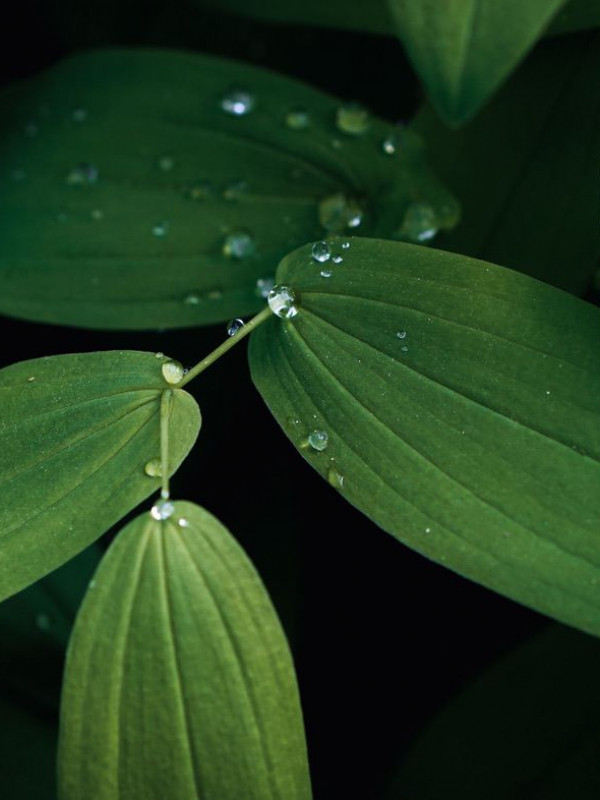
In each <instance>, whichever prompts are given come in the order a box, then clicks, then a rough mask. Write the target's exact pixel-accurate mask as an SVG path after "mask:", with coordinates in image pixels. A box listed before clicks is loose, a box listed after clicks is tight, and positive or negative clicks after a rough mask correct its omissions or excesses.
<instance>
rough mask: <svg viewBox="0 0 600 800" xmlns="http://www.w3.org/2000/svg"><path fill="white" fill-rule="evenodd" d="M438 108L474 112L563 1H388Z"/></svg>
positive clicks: (454, 113) (453, 113)
mask: <svg viewBox="0 0 600 800" xmlns="http://www.w3.org/2000/svg"><path fill="white" fill-rule="evenodd" d="M388 1H389V6H390V10H391V11H392V14H393V15H394V18H395V20H396V24H397V28H398V33H399V36H400V38H401V39H402V42H403V43H404V46H405V48H406V51H407V53H408V56H409V57H410V59H411V60H412V62H413V64H414V66H415V68H416V70H417V72H418V73H419V76H420V77H421V79H422V80H423V82H424V84H425V86H426V88H427V91H428V94H429V96H430V98H431V100H432V102H433V103H434V105H435V107H436V108H437V110H438V111H439V113H440V114H441V115H442V116H443V117H444V118H446V119H447V120H449V121H451V122H453V123H461V122H464V121H465V120H466V119H468V118H469V117H471V116H473V114H475V112H476V111H478V110H479V108H480V107H481V106H482V105H483V103H484V102H485V101H486V100H487V98H488V97H489V96H490V95H491V94H492V92H494V91H495V90H496V89H497V88H498V86H499V84H500V83H501V82H502V81H503V80H504V79H505V78H506V76H507V75H508V74H509V73H510V72H511V71H512V69H513V68H514V67H515V66H516V65H517V64H518V62H519V61H520V60H521V59H522V58H523V56H524V55H525V54H526V53H527V51H528V50H529V49H530V47H531V46H532V45H533V44H534V43H535V41H536V40H537V39H538V38H539V37H540V36H541V35H542V33H543V31H544V29H545V27H546V26H547V25H548V23H549V22H550V20H551V19H552V17H553V16H554V14H555V13H556V12H557V11H558V10H559V9H560V8H561V6H562V5H563V4H564V0H528V1H527V2H526V3H523V2H521V0H420V2H418V3H415V2H414V1H413V0H388Z"/></svg>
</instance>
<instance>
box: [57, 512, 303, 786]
mask: <svg viewBox="0 0 600 800" xmlns="http://www.w3.org/2000/svg"><path fill="white" fill-rule="evenodd" d="M174 506H175V508H174V513H173V515H172V516H171V517H170V518H168V519H166V520H163V521H157V520H155V519H153V517H152V516H151V515H150V514H144V515H143V516H140V517H137V518H136V519H135V520H134V521H133V522H131V523H130V524H129V525H128V526H127V527H126V528H125V529H124V530H123V531H122V532H121V533H120V534H119V536H118V537H117V539H116V540H115V542H114V543H113V545H112V547H111V549H110V551H109V552H108V554H107V556H106V558H105V559H104V561H103V562H102V564H101V566H100V568H99V570H98V572H97V574H96V577H95V580H94V583H93V585H92V586H91V587H90V591H89V593H88V595H87V597H86V599H85V601H84V604H83V606H82V609H81V612H80V614H79V617H78V620H77V623H76V626H75V631H74V634H73V639H72V641H71V645H70V649H69V655H68V661H67V671H66V679H65V687H64V693H63V706H62V712H61V741H60V753H59V788H60V791H59V796H60V798H61V800H75V798H77V800H79V798H82V797H94V798H95V800H117V798H118V800H163V798H165V797H168V798H169V800H196V798H219V800H238V798H240V797H245V798H249V799H250V798H252V800H267V799H268V800H270V799H271V798H277V800H284V799H285V800H309V798H310V796H311V792H310V782H309V777H308V767H307V762H306V749H305V744H304V734H303V727H302V717H301V712H300V704H299V699H298V692H297V688H296V683H295V677H294V671H293V666H292V662H291V658H290V654H289V651H288V648H287V644H286V642H285V638H284V635H283V632H282V630H281V628H280V626H279V622H278V620H277V617H276V615H275V612H274V610H273V607H272V606H271V603H270V601H269V598H268V596H267V594H266V592H265V589H264V588H263V586H262V583H261V581H260V579H259V577H258V575H257V574H256V572H255V571H254V568H253V567H252V565H251V564H250V562H249V561H248V559H247V557H246V556H245V554H244V553H243V551H242V550H241V548H240V547H239V546H238V545H237V543H236V542H235V541H234V540H233V539H232V537H231V536H230V535H229V533H228V532H227V530H226V529H225V528H224V527H223V526H222V525H221V524H220V523H219V522H218V521H217V520H216V519H215V518H214V517H212V516H211V515H210V514H208V513H207V512H206V511H204V510H203V509H201V508H199V507H198V506H196V505H193V504H192V503H187V502H176V503H174ZM181 520H184V522H185V524H182V522H181Z"/></svg>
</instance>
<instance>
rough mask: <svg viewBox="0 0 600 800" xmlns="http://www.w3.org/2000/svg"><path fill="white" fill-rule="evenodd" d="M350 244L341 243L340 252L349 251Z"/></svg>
mask: <svg viewBox="0 0 600 800" xmlns="http://www.w3.org/2000/svg"><path fill="white" fill-rule="evenodd" d="M349 249H350V242H342V250H349Z"/></svg>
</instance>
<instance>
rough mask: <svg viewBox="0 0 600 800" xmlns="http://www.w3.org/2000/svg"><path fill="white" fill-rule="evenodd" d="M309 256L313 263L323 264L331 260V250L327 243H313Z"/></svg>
mask: <svg viewBox="0 0 600 800" xmlns="http://www.w3.org/2000/svg"><path fill="white" fill-rule="evenodd" d="M311 254H312V257H313V260H314V261H318V262H319V263H320V264H324V263H325V261H329V259H330V258H331V249H330V247H329V245H328V244H327V242H315V243H314V244H313V246H312V250H311Z"/></svg>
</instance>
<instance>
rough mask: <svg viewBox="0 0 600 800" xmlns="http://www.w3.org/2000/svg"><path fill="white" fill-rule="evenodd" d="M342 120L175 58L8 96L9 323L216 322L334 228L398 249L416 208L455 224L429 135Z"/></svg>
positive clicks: (252, 301)
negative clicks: (425, 143) (432, 167)
mask: <svg viewBox="0 0 600 800" xmlns="http://www.w3.org/2000/svg"><path fill="white" fill-rule="evenodd" d="M339 106H340V101H337V100H335V99H334V98H332V97H330V96H328V95H325V94H322V93H321V92H318V91H316V90H315V89H312V88H310V87H308V86H306V85H304V84H301V83H299V82H297V81H294V80H291V79H289V78H285V77H281V76H277V75H275V74H272V73H270V72H266V71H264V70H261V69H257V68H255V67H251V66H248V65H244V64H238V63H235V62H230V61H224V60H219V59H215V58H209V57H206V56H199V55H189V54H182V53H176V52H169V51H106V52H102V51H98V52H93V53H89V54H83V55H78V56H76V57H74V58H70V59H68V60H66V61H64V62H62V63H61V64H59V65H58V66H56V67H55V68H53V69H51V70H50V71H48V72H47V73H46V74H44V75H42V76H40V77H39V78H36V79H34V80H32V81H30V82H29V83H27V84H25V85H23V86H17V87H16V88H12V89H9V90H8V91H7V92H5V93H4V94H3V95H2V96H0V109H1V114H2V118H3V130H4V133H3V141H2V144H1V145H0V169H1V170H2V173H3V175H6V176H7V177H8V179H7V180H3V181H2V182H1V183H0V220H1V221H0V278H1V279H2V286H3V291H2V296H1V297H0V311H1V312H3V313H6V314H10V315H14V316H19V317H24V318H27V319H33V320H40V321H45V322H54V323H63V324H72V325H80V326H84V327H100V328H151V327H156V326H161V327H184V326H190V325H198V324H207V323H213V322H218V321H221V320H224V319H228V318H230V317H237V316H240V315H244V314H247V313H250V312H252V311H254V310H256V309H258V308H259V307H260V305H261V304H262V302H263V300H262V297H264V295H265V288H264V287H265V281H268V279H269V278H270V277H272V273H273V270H274V266H275V265H276V264H277V262H278V261H279V259H280V258H282V257H283V256H284V255H285V254H286V253H287V252H289V251H290V250H291V249H293V248H294V247H297V246H299V245H301V244H303V243H304V242H306V241H308V240H310V239H314V238H316V237H320V236H322V235H323V232H324V230H325V229H327V230H330V232H332V231H336V232H342V230H343V229H345V227H346V226H347V225H350V226H357V225H358V226H359V227H358V228H353V229H354V230H355V231H360V232H361V233H362V232H363V231H364V233H365V234H366V235H376V236H383V237H393V236H394V235H395V234H398V235H399V236H402V232H401V231H402V228H403V221H404V218H405V215H406V213H407V211H408V210H409V209H410V207H411V205H412V204H414V203H419V204H422V203H427V204H429V205H430V206H431V207H432V208H433V211H434V213H435V215H436V217H437V225H438V227H441V228H446V227H452V225H453V224H454V223H455V222H456V220H457V213H458V212H457V206H456V203H455V201H454V200H453V198H452V197H451V196H450V195H449V194H448V193H447V192H446V190H445V189H444V188H443V187H442V186H441V185H440V184H439V183H438V182H437V181H436V180H435V179H434V177H433V176H432V175H431V174H430V172H429V171H428V169H427V167H426V164H425V163H424V160H423V154H422V144H421V140H420V138H419V137H418V136H416V135H414V134H413V133H412V132H406V131H402V132H401V131H398V130H397V129H396V128H395V127H394V126H391V125H389V124H388V123H384V122H382V121H380V120H378V119H375V118H366V119H365V118H363V116H362V112H360V111H357V110H356V109H353V108H352V107H350V109H349V110H348V111H347V112H346V115H345V117H344V118H343V119H342V128H343V129H342V130H340V129H339V128H338V127H337V125H336V119H337V117H336V114H337V111H338V108H339ZM386 140H389V141H391V142H392V145H391V146H390V145H389V144H388V145H387V147H386V148H385V149H384V147H383V142H384V141H386ZM386 149H387V151H389V152H386ZM361 215H362V218H361ZM261 293H262V295H261Z"/></svg>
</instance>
